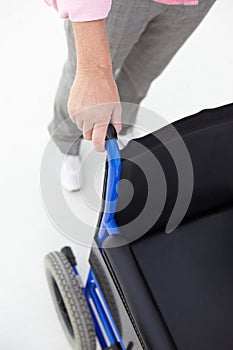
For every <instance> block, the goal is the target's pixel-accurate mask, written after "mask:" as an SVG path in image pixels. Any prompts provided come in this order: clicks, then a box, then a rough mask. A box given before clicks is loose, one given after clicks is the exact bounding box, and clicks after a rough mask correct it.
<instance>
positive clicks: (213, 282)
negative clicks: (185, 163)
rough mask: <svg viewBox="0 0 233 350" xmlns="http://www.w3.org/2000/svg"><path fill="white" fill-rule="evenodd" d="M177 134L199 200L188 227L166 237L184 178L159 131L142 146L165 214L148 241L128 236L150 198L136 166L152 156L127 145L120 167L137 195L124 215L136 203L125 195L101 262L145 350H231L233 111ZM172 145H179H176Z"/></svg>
mask: <svg viewBox="0 0 233 350" xmlns="http://www.w3.org/2000/svg"><path fill="white" fill-rule="evenodd" d="M174 126H175V127H176V129H177V130H178V131H179V133H180V135H181V136H182V138H183V140H184V142H185V144H186V146H187V149H188V151H189V153H190V156H191V160H192V164H193V170H194V191H193V196H192V200H191V203H190V206H189V208H188V210H187V213H186V215H185V217H184V219H183V221H182V222H181V224H180V225H179V227H177V228H176V229H175V231H173V232H172V233H171V234H165V227H166V223H167V221H168V219H169V217H170V214H171V212H172V209H173V206H174V203H175V201H176V197H177V190H178V178H177V172H176V167H175V164H174V161H173V159H172V157H171V155H170V154H169V152H168V150H167V149H166V146H164V145H162V144H161V142H160V141H159V139H158V138H157V137H156V135H157V136H158V133H163V132H164V130H160V131H157V132H156V133H154V135H148V136H146V137H144V138H142V139H138V141H137V142H138V144H141V145H142V144H143V145H145V146H147V147H148V149H149V150H150V151H152V152H153V154H154V155H155V157H156V158H157V159H158V161H159V163H160V164H161V166H162V168H163V171H164V174H165V178H166V182H167V198H166V202H165V206H164V209H163V211H162V214H161V215H160V217H159V219H158V220H157V221H156V222H155V223H154V225H153V227H151V228H150V229H148V231H147V232H146V233H145V234H144V235H143V237H141V238H139V239H136V240H134V241H132V237H133V234H134V233H133V232H129V231H127V230H128V228H129V227H130V226H129V225H128V226H127V225H126V224H129V223H130V222H131V221H133V220H134V219H135V218H136V217H137V216H138V215H139V214H140V212H141V211H142V210H143V207H144V206H145V202H146V201H147V196H148V191H149V190H150V189H149V188H148V182H147V179H146V177H145V175H144V173H143V171H142V169H140V167H138V166H137V165H136V164H135V159H136V160H137V162H139V164H140V162H141V164H143V165H144V166H148V167H150V162H149V157H148V154H147V152H141V151H140V147H139V148H137V146H135V143H129V145H128V147H126V148H125V149H124V150H123V151H122V157H123V158H126V159H127V160H124V161H123V162H122V175H121V178H122V179H127V180H129V181H130V182H131V183H132V184H133V186H134V191H135V192H134V196H133V198H132V200H131V201H130V203H129V204H128V205H127V206H126V208H124V209H120V208H122V205H123V203H125V202H126V201H127V196H130V194H129V193H128V192H127V191H126V190H125V188H124V187H120V190H119V201H118V202H119V203H118V212H117V213H116V215H115V218H116V221H117V224H118V226H119V227H120V231H121V235H116V236H111V237H109V238H107V239H106V241H105V242H104V245H103V256H104V259H105V262H106V265H107V267H108V270H109V272H110V274H111V276H112V278H113V280H114V283H115V284H116V286H117V288H118V291H119V293H120V295H121V298H122V302H123V303H124V305H125V307H126V309H127V311H128V313H129V314H130V317H131V319H132V322H133V324H134V327H135V329H136V330H137V333H138V337H139V338H140V339H141V344H142V348H143V349H144V348H145V349H148V350H169V349H173V350H175V349H177V350H219V349H221V350H231V349H233V156H232V154H233V104H231V105H228V106H224V107H221V108H217V109H214V110H205V111H202V112H200V113H198V114H196V115H194V116H191V117H188V118H185V119H183V120H180V121H178V122H176V123H174ZM172 142H174V145H175V143H176V140H172ZM147 159H148V160H147ZM155 171H156V170H155ZM157 181H158V183H160V179H159V178H157V173H156V174H155V182H157ZM158 193H159V191H158ZM161 198H162V197H160V195H158V197H157V198H155V203H154V207H151V208H150V210H149V215H154V214H155V213H156V206H157V204H158V203H159V201H160V200H161ZM123 225H126V226H123ZM129 237H130V243H129ZM116 245H119V246H118V247H115V248H112V247H113V246H116ZM135 350H136V349H135Z"/></svg>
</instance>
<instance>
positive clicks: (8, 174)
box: [0, 0, 233, 350]
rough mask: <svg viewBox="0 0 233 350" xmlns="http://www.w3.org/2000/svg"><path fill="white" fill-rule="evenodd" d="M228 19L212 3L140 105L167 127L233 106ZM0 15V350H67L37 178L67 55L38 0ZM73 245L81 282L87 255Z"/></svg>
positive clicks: (52, 246)
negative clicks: (50, 284)
mask: <svg viewBox="0 0 233 350" xmlns="http://www.w3.org/2000/svg"><path fill="white" fill-rule="evenodd" d="M232 14H233V2H232V0H217V2H216V5H215V6H214V8H213V9H212V10H211V12H210V13H209V14H208V17H207V18H206V19H205V21H204V22H203V23H202V24H201V25H200V27H199V28H198V30H197V31H196V32H195V33H194V35H192V37H191V38H190V39H189V40H188V42H187V43H186V44H185V46H184V47H183V48H182V49H181V50H180V52H179V54H177V56H176V57H175V59H174V60H173V61H172V63H171V64H170V65H169V66H168V68H167V69H166V71H165V72H164V73H163V75H162V76H161V77H160V78H159V79H158V80H157V81H156V82H154V83H153V84H152V87H151V89H150V91H149V94H148V97H147V98H146V99H145V101H144V102H143V104H144V105H145V106H147V107H149V108H151V109H153V110H155V111H156V112H158V113H159V114H161V115H162V116H164V117H165V118H168V119H169V120H171V121H173V120H175V119H178V118H181V117H183V116H187V115H189V114H192V113H194V112H196V111H199V110H201V109H203V108H206V107H215V106H219V105H223V104H226V103H230V102H232V101H233V96H232V95H233V94H232V85H233V84H232V77H233V49H232V37H233V21H232ZM0 16H1V18H0V44H1V47H0V62H1V64H0V103H1V109H0V112H1V135H0V153H1V168H0V202H1V211H0V218H1V220H0V223H1V245H0V259H1V263H0V283H1V288H0V348H1V349H4V350H16V349H24V350H29V349H30V350H41V349H44V350H53V349H54V350H55V349H56V350H66V349H69V345H68V344H67V342H66V339H65V337H64V336H63V332H62V330H61V328H60V325H59V323H58V320H57V317H56V315H55V312H54V309H53V306H52V304H51V300H50V295H49V293H48V290H47V285H46V281H45V277H44V270H43V258H44V255H45V254H46V253H47V252H50V251H53V250H56V249H60V248H61V247H62V246H63V245H64V244H67V243H70V242H69V241H68V240H67V239H66V238H65V237H63V236H62V235H61V234H60V233H58V232H57V230H56V228H55V227H54V226H53V225H52V224H51V222H50V220H49V218H48V217H47V215H46V213H45V210H44V208H43V204H42V201H41V195H40V180H39V177H40V163H41V158H42V155H43V151H44V149H45V146H46V144H47V142H48V138H49V137H48V133H47V124H48V122H49V120H50V119H51V117H52V104H53V99H54V95H55V90H56V87H57V84H58V80H59V78H60V73H61V69H62V65H63V62H64V60H65V57H66V46H65V37H64V33H63V26H62V20H60V19H59V18H58V16H57V15H56V13H55V12H54V11H53V10H52V9H50V8H49V7H47V6H46V5H44V4H43V1H42V0H37V1H35V0H34V1H31V0H7V1H3V0H0ZM76 200H77V207H78V208H79V210H82V208H81V206H80V207H79V206H78V205H79V203H80V199H79V198H78V195H77V194H76V195H74V197H73V203H75V202H76ZM71 245H72V246H73V247H74V248H75V250H76V252H77V255H78V260H79V261H80V260H81V261H82V271H83V273H84V274H85V271H86V265H85V262H86V261H87V253H88V251H87V249H85V248H81V247H79V246H78V245H74V244H71Z"/></svg>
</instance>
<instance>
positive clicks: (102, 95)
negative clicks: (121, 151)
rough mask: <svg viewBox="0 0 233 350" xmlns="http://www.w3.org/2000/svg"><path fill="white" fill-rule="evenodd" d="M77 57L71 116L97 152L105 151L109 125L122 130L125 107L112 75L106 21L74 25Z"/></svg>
mask: <svg viewBox="0 0 233 350" xmlns="http://www.w3.org/2000/svg"><path fill="white" fill-rule="evenodd" d="M72 27H73V31H74V37H75V42H76V53H77V71H76V76H75V79H74V82H73V86H72V88H71V91H70V98H69V101H68V112H69V115H70V117H71V119H72V120H73V122H74V123H76V124H77V126H78V128H79V129H81V130H82V131H83V134H84V138H85V139H87V140H92V141H93V143H94V146H95V148H96V150H97V151H103V150H104V142H105V136H106V131H107V127H108V124H109V122H110V121H111V123H112V124H113V125H114V126H115V128H116V131H117V132H120V130H121V105H120V99H119V94H118V90H117V86H116V82H115V80H114V77H113V74H112V62H111V57H110V52H109V47H108V40H107V33H106V28H105V20H104V19H100V20H97V21H89V22H73V23H72Z"/></svg>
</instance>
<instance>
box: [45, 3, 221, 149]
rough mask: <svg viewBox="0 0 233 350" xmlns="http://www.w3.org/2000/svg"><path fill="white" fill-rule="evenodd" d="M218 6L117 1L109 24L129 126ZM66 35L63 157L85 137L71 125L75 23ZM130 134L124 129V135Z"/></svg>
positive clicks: (56, 121) (59, 105)
mask: <svg viewBox="0 0 233 350" xmlns="http://www.w3.org/2000/svg"><path fill="white" fill-rule="evenodd" d="M214 2H215V0H199V5H198V6H176V5H173V6H168V5H163V4H159V3H156V2H154V1H151V0H113V4H112V9H111V11H110V14H109V16H108V18H107V20H106V27H107V34H108V41H109V47H110V52H111V58H112V65H113V73H114V75H115V78H116V83H117V86H118V90H119V94H120V98H121V101H122V102H129V103H133V104H135V105H134V106H135V108H134V110H133V111H132V113H128V114H127V116H126V115H124V109H123V115H122V117H123V123H124V122H125V123H129V124H131V125H133V123H134V121H135V118H136V114H137V106H138V105H139V104H140V102H141V101H142V99H143V98H144V97H145V96H146V94H147V91H148V89H149V87H150V84H151V82H152V81H153V80H154V79H155V78H157V77H158V76H159V75H160V74H161V72H162V71H163V70H164V68H165V67H166V66H167V65H168V63H169V62H170V61H171V59H172V58H173V57H174V55H175V54H176V52H177V51H178V50H179V48H180V47H181V46H182V45H183V44H184V42H185V41H186V40H187V38H188V37H189V36H190V35H191V34H192V32H193V31H194V30H195V29H196V28H197V26H198V25H199V24H200V22H201V21H202V20H203V18H204V17H205V15H206V14H207V12H208V11H209V9H210V8H211V6H212V5H213V4H214ZM65 32H66V37H67V45H68V57H67V61H66V63H65V65H64V68H63V72H62V77H61V80H60V83H59V86H58V90H57V94H56V99H55V104H54V118H53V120H52V121H51V123H50V125H49V131H50V134H51V136H52V138H53V140H54V141H55V143H56V145H57V146H58V147H59V149H60V150H61V151H62V152H63V153H65V154H72V155H77V154H78V152H79V145H80V135H81V131H80V130H79V129H78V128H77V126H76V125H75V124H73V122H72V121H71V120H70V118H69V115H68V111H67V101H68V97H69V93H70V88H71V86H72V83H73V80H74V76H75V71H76V52H75V43H74V34H73V30H72V26H71V23H70V21H69V20H66V21H65ZM193 59H195V53H194V57H193ZM116 73H117V74H116ZM64 121H65V122H64ZM126 129H127V127H125V128H123V133H125V131H126Z"/></svg>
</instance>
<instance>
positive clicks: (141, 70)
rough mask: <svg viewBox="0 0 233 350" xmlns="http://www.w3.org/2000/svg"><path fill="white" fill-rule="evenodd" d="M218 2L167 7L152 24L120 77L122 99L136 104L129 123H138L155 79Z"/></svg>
mask: <svg viewBox="0 0 233 350" xmlns="http://www.w3.org/2000/svg"><path fill="white" fill-rule="evenodd" d="M214 2H215V0H200V1H199V5H198V6H167V7H166V9H165V11H163V12H162V13H161V14H160V15H159V16H155V17H154V18H153V19H152V20H151V21H150V22H149V23H148V25H147V27H146V30H145V31H144V32H143V33H142V35H141V37H140V39H139V40H138V42H137V43H136V44H135V45H134V47H133V49H132V50H131V52H130V54H129V55H128V57H127V58H126V60H125V62H124V64H123V66H122V68H121V70H120V73H119V75H118V78H117V85H118V89H119V92H120V97H121V101H122V102H130V103H132V104H134V105H132V111H131V113H127V115H126V116H125V117H124V119H125V120H127V123H129V124H131V125H133V124H134V122H135V119H136V115H137V109H138V105H139V103H140V102H141V101H142V99H143V98H144V97H145V96H146V94H147V91H148V90H149V87H150V84H151V82H152V81H153V80H154V79H155V78H157V77H158V76H159V75H160V74H161V72H162V71H163V70H164V69H165V68H166V66H167V65H168V63H169V62H170V61H171V59H172V58H173V57H174V55H175V54H176V52H177V51H178V50H179V48H180V47H181V46H182V45H183V44H184V42H185V41H186V39H187V38H188V37H189V36H190V35H191V34H192V33H193V31H194V30H195V29H196V28H197V26H198V25H199V24H200V22H201V21H202V20H203V18H204V17H205V16H206V14H207V12H208V11H209V9H210V8H211V6H212V5H213V4H214ZM193 59H194V60H195V57H193ZM127 112H128V110H127ZM123 113H124V110H123Z"/></svg>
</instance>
